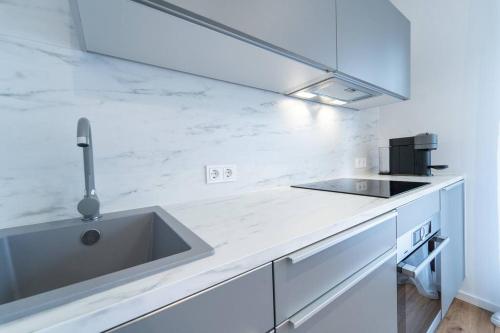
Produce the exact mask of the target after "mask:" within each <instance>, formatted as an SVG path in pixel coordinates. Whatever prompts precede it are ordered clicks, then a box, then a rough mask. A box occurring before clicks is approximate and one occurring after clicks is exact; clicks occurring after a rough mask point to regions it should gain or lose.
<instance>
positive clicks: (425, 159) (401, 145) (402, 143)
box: [389, 133, 448, 176]
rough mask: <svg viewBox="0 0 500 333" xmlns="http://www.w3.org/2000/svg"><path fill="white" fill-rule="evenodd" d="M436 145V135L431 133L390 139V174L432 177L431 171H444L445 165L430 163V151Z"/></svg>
mask: <svg viewBox="0 0 500 333" xmlns="http://www.w3.org/2000/svg"><path fill="white" fill-rule="evenodd" d="M437 144H438V137H437V134H431V133H423V134H418V135H416V136H412V137H407V138H396V139H390V140H389V146H390V148H389V149H390V169H391V172H390V174H391V175H418V176H432V173H431V169H438V170H442V169H446V168H447V167H448V166H447V165H432V163H431V151H432V150H436V149H437Z"/></svg>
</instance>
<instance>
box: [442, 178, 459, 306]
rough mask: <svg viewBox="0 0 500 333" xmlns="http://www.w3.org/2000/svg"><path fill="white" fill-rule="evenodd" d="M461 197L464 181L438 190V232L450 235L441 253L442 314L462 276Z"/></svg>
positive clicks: (456, 289)
mask: <svg viewBox="0 0 500 333" xmlns="http://www.w3.org/2000/svg"><path fill="white" fill-rule="evenodd" d="M464 197H465V194H464V182H463V181H461V182H458V183H455V184H453V185H451V186H448V187H446V188H444V189H443V190H441V234H442V236H443V237H449V238H450V244H449V245H448V247H446V248H445V249H444V250H443V253H442V255H441V288H442V290H441V296H442V297H441V302H442V311H443V316H444V315H445V314H446V312H447V311H448V309H449V307H450V304H451V302H452V301H453V298H454V297H455V296H456V295H457V293H458V290H459V289H460V287H461V285H462V282H463V280H464V278H465V248H464V220H465V217H464Z"/></svg>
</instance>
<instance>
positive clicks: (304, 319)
mask: <svg viewBox="0 0 500 333" xmlns="http://www.w3.org/2000/svg"><path fill="white" fill-rule="evenodd" d="M395 253H396V251H395V248H393V249H391V250H389V251H388V252H386V253H385V254H383V255H382V256H380V257H379V258H377V259H376V260H375V261H373V262H372V263H370V264H369V265H368V266H366V267H365V268H363V269H362V270H361V271H359V272H357V273H356V274H354V275H353V276H351V277H350V278H349V279H347V280H346V281H344V282H342V283H341V284H340V285H339V286H337V287H335V288H334V289H332V290H331V291H329V292H328V293H327V294H325V295H324V296H322V297H321V298H320V299H318V300H317V301H315V302H313V303H311V304H310V305H308V306H307V307H306V308H304V309H303V310H301V311H299V312H298V313H297V314H295V315H294V316H293V317H291V318H290V319H288V320H287V321H285V322H284V323H283V324H281V325H279V326H278V328H277V329H276V333H325V332H328V333H337V332H338V333H359V332H383V333H396V331H397V285H396V256H395Z"/></svg>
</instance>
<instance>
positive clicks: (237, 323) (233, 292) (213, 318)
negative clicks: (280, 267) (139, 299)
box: [111, 264, 274, 333]
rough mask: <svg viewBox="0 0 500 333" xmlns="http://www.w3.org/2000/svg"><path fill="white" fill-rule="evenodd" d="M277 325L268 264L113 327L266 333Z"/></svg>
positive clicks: (197, 332)
mask: <svg viewBox="0 0 500 333" xmlns="http://www.w3.org/2000/svg"><path fill="white" fill-rule="evenodd" d="M273 327H274V316H273V281H272V267H271V264H267V265H266V266H264V267H261V268H258V269H256V270H254V271H251V272H249V273H246V274H243V275H241V276H239V277H236V278H234V279H231V280H229V281H227V282H224V283H222V284H220V285H217V286H215V287H213V288H210V289H208V290H206V291H203V292H201V293H199V294H196V295H194V296H191V297H188V298H186V299H184V300H181V301H179V302H176V303H174V304H172V305H169V306H166V307H164V308H161V309H159V310H157V311H154V312H152V313H150V314H148V315H146V316H144V317H140V318H137V319H136V320H133V321H131V322H129V323H125V324H123V325H121V326H118V327H116V328H114V329H112V330H111V332H120V333H129V332H130V333H137V332H148V333H156V332H158V333H160V332H161V333H164V332H175V333H221V332H234V333H239V332H241V333H265V332H269V331H270V330H271V331H272V329H273Z"/></svg>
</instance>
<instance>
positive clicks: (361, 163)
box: [354, 157, 366, 169]
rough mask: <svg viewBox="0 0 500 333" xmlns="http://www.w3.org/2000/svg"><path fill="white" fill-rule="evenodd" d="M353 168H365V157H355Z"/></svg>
mask: <svg viewBox="0 0 500 333" xmlns="http://www.w3.org/2000/svg"><path fill="white" fill-rule="evenodd" d="M354 167H355V168H356V169H364V168H366V157H356V158H355V159H354Z"/></svg>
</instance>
